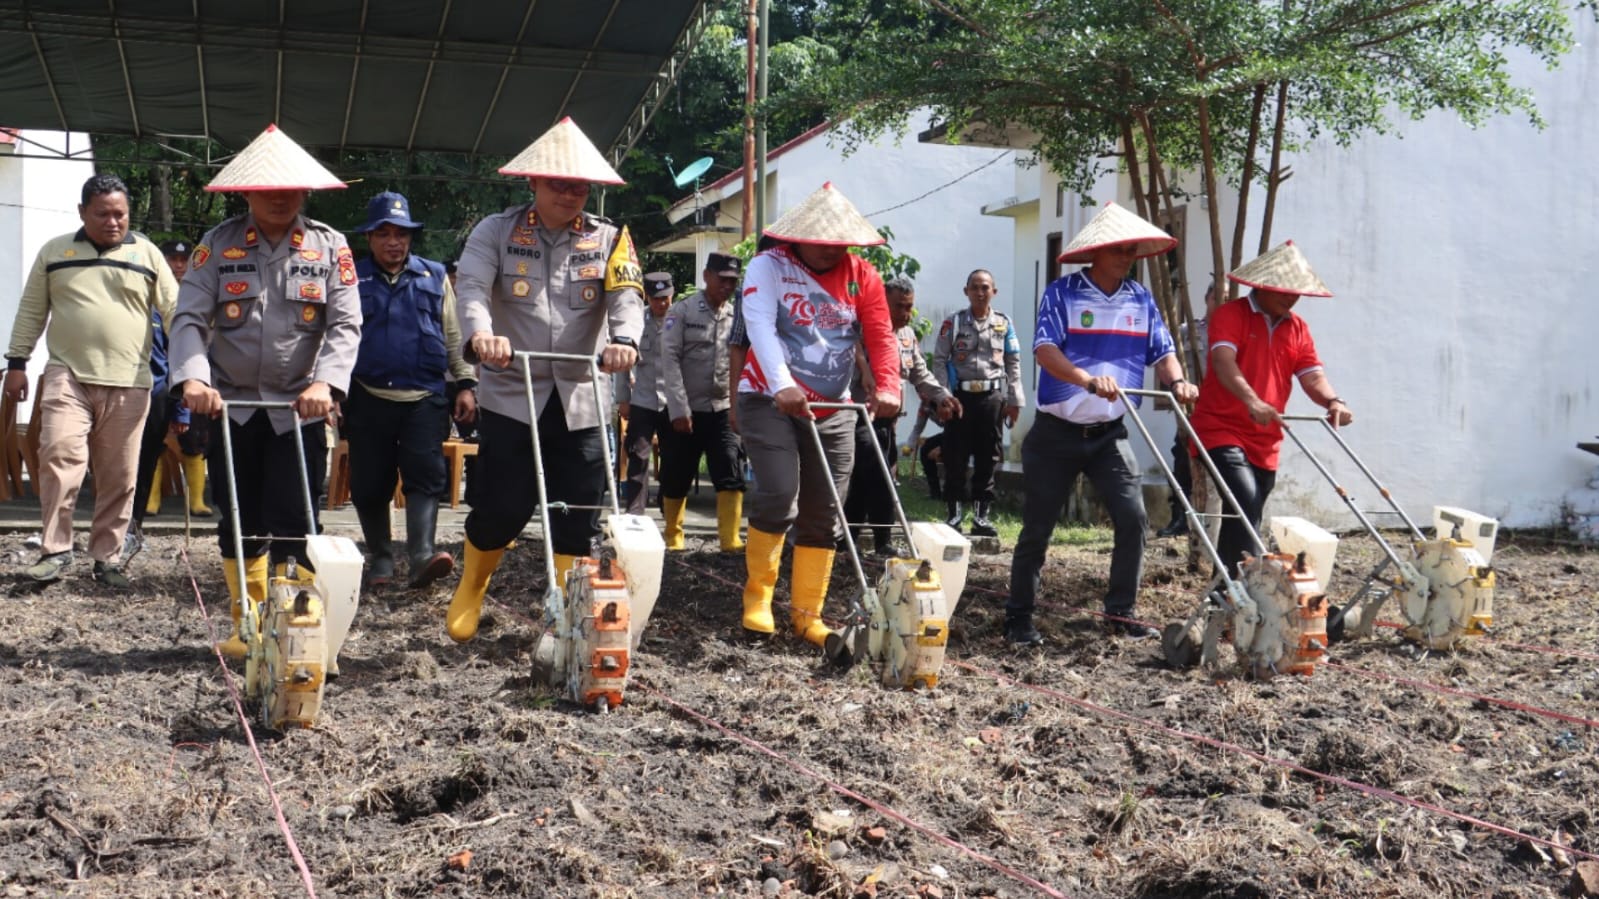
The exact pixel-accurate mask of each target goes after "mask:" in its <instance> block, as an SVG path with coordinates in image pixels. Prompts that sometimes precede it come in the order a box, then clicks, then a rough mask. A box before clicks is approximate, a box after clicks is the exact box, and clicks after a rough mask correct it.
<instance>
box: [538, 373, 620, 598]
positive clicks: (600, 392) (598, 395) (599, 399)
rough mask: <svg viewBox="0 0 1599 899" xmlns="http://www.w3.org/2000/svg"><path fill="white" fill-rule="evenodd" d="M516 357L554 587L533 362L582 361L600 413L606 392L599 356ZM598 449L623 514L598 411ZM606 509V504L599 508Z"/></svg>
mask: <svg viewBox="0 0 1599 899" xmlns="http://www.w3.org/2000/svg"><path fill="white" fill-rule="evenodd" d="M513 355H514V356H515V358H517V359H520V360H521V361H522V388H523V391H524V392H525V393H526V394H527V421H528V430H529V431H531V432H532V434H533V474H534V479H535V481H536V482H537V484H538V488H539V523H540V524H541V525H542V527H541V530H542V531H543V538H544V573H545V574H546V575H547V576H548V578H549V580H548V583H549V585H550V589H555V588H556V587H557V586H558V585H557V584H556V573H555V538H554V536H553V535H552V534H551V533H550V498H549V491H548V490H547V489H546V488H545V485H544V453H543V450H542V448H541V446H540V445H539V413H538V404H537V403H536V402H535V401H534V399H533V363H534V362H535V361H538V362H581V363H583V364H585V365H587V366H588V367H589V375H590V378H589V383H590V384H591V385H592V386H593V388H594V408H595V410H596V411H597V412H600V413H603V410H604V409H605V392H604V388H603V387H601V385H600V364H599V357H597V356H587V355H581V354H578V353H544V352H539V351H537V350H517V351H516V352H515V353H514V354H513ZM599 419H600V430H601V433H600V452H601V453H602V454H603V455H604V456H605V486H606V487H607V489H609V491H610V496H611V504H610V506H609V508H610V510H611V514H612V515H620V514H622V510H621V507H620V506H619V505H618V500H617V495H616V472H615V469H614V467H613V465H612V464H611V442H610V440H608V439H607V437H608V435H607V434H605V433H604V429H605V415H604V414H600V415H599ZM601 508H605V507H601Z"/></svg>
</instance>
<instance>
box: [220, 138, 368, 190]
mask: <svg viewBox="0 0 1599 899" xmlns="http://www.w3.org/2000/svg"><path fill="white" fill-rule="evenodd" d="M344 187H345V184H344V182H343V181H341V180H339V176H337V175H335V174H333V173H332V172H330V171H328V170H327V169H326V168H323V166H322V163H320V162H317V161H316V159H315V158H313V157H312V156H311V154H310V153H307V152H305V149H304V148H303V147H301V146H300V145H299V144H297V143H295V142H294V138H292V137H289V136H288V135H287V134H284V133H283V132H282V131H280V130H279V129H278V126H277V125H268V126H267V128H266V130H265V131H263V132H261V134H260V135H259V136H257V137H256V139H255V140H253V141H250V145H249V146H248V147H245V148H244V149H243V150H240V151H239V154H238V155H237V156H235V157H233V161H232V162H230V163H228V164H227V167H226V168H224V169H223V170H222V171H220V172H217V176H216V177H215V178H212V179H211V183H210V184H207V185H206V186H205V189H206V190H209V191H225V190H342V189H343V188H344Z"/></svg>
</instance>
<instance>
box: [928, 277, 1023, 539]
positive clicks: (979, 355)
mask: <svg viewBox="0 0 1599 899" xmlns="http://www.w3.org/2000/svg"><path fill="white" fill-rule="evenodd" d="M965 293H966V299H967V300H969V301H970V303H971V306H970V308H967V309H963V310H961V311H960V312H957V313H955V314H954V315H951V316H950V317H949V318H946V319H944V324H943V326H942V327H941V328H939V329H938V344H937V347H936V349H935V350H934V352H933V374H934V376H935V377H937V378H938V380H939V383H940V384H942V385H943V386H944V387H945V388H946V389H948V390H949V391H950V392H951V393H953V394H954V395H955V399H957V400H959V401H960V407H961V411H960V412H959V417H957V418H952V419H950V420H949V421H948V422H947V423H946V424H945V425H944V446H943V450H942V454H943V457H944V478H945V480H944V499H945V502H946V503H947V504H948V507H949V526H950V527H952V528H955V529H956V530H960V527H961V523H962V522H963V521H964V520H965V517H966V513H965V511H964V509H962V507H961V503H962V502H963V501H964V500H966V499H967V497H968V496H970V498H971V500H972V502H973V503H975V504H976V509H975V510H974V513H973V515H972V534H973V535H975V536H983V537H993V536H995V535H996V534H997V533H998V532H997V531H995V530H994V526H993V523H992V522H990V521H989V518H988V516H989V512H990V510H991V508H992V506H993V502H994V471H995V469H997V468H998V467H999V458H1000V450H1001V447H1002V443H1003V434H1004V428H1005V427H1006V426H1015V424H1016V418H1017V416H1018V415H1020V414H1021V409H1022V402H1023V399H1022V363H1021V345H1020V344H1019V343H1017V341H1016V326H1015V325H1013V324H1011V320H1010V318H1009V317H1008V316H1006V315H1005V313H1003V312H1000V311H998V310H996V309H994V308H992V304H993V301H994V296H995V295H996V294H998V293H999V289H998V288H997V287H995V285H994V276H993V275H992V274H990V273H989V272H987V271H985V270H984V269H978V270H976V271H974V272H972V273H971V274H970V275H968V276H967V277H966V288H965ZM968 460H970V462H971V467H972V478H971V486H970V489H968V487H967V482H966V465H967V462H968Z"/></svg>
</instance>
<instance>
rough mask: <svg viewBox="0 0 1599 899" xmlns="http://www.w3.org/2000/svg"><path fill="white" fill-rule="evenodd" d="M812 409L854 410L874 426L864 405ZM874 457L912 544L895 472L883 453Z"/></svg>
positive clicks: (815, 405) (896, 515) (913, 549)
mask: <svg viewBox="0 0 1599 899" xmlns="http://www.w3.org/2000/svg"><path fill="white" fill-rule="evenodd" d="M810 407H811V408H812V409H822V410H827V409H834V410H838V411H841V412H842V411H850V410H853V411H854V412H856V413H857V414H859V415H860V416H861V417H862V418H864V419H865V420H866V427H867V429H868V430H869V429H870V428H871V426H872V416H871V411H870V410H868V409H867V408H866V405H865V404H864V403H811V404H810ZM874 436H875V435H874ZM872 455H873V456H875V457H876V458H877V470H878V471H881V472H882V473H883V481H884V483H886V484H887V485H888V495H889V496H891V497H893V498H894V518H895V520H896V521H898V522H899V527H900V529H901V530H902V531H904V532H905V542H906V543H910V542H911V521H910V518H909V516H907V515H906V514H905V506H904V505H903V504H902V503H900V501H899V490H898V489H896V488H895V487H894V472H893V470H892V469H890V468H889V467H888V460H887V459H885V458H883V454H882V453H881V452H876V453H872ZM856 464H857V465H859V464H860V460H858V459H857V460H856ZM846 524H847V523H846ZM845 530H849V528H848V527H847V526H846V527H845ZM879 549H881V547H879ZM915 552H916V547H915V546H912V547H911V553H912V554H913V555H914V554H915Z"/></svg>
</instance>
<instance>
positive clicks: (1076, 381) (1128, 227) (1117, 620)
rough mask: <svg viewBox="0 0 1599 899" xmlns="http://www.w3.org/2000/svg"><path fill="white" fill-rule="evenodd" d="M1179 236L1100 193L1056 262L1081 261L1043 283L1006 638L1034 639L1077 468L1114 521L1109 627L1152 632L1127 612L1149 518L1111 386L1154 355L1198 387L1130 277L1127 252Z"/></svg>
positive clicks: (1160, 249)
mask: <svg viewBox="0 0 1599 899" xmlns="http://www.w3.org/2000/svg"><path fill="white" fill-rule="evenodd" d="M1176 243H1177V241H1176V240H1175V239H1174V238H1172V237H1170V236H1169V235H1167V234H1166V233H1165V232H1163V231H1161V230H1160V229H1159V228H1156V227H1155V226H1153V225H1151V224H1149V223H1148V222H1145V221H1144V220H1143V219H1140V218H1139V217H1138V216H1136V215H1133V214H1132V213H1130V212H1128V211H1126V210H1125V209H1122V208H1121V207H1120V206H1117V205H1116V204H1115V203H1108V204H1106V206H1105V208H1104V209H1102V210H1101V211H1100V212H1099V214H1098V215H1096V216H1094V219H1093V220H1092V221H1090V222H1089V223H1088V225H1087V226H1086V227H1084V228H1083V230H1082V231H1081V232H1079V233H1078V234H1077V236H1076V237H1074V238H1072V242H1071V243H1070V244H1068V245H1067V247H1066V250H1065V252H1064V253H1062V254H1061V257H1060V261H1061V262H1063V263H1064V262H1075V263H1088V268H1086V269H1083V270H1081V271H1077V272H1073V273H1072V274H1069V275H1066V276H1065V277H1063V278H1060V279H1059V280H1056V281H1054V282H1053V283H1051V284H1050V285H1049V286H1048V287H1046V288H1045V289H1044V296H1043V299H1042V300H1041V301H1040V302H1039V307H1038V328H1037V333H1036V335H1035V336H1034V338H1033V356H1034V358H1035V359H1036V360H1037V362H1038V367H1039V369H1040V373H1039V382H1038V415H1037V417H1036V418H1035V419H1034V421H1033V426H1032V428H1031V429H1030V430H1029V431H1028V432H1027V437H1026V439H1025V440H1023V441H1022V470H1023V472H1024V474H1025V476H1026V479H1027V493H1026V499H1025V501H1024V503H1023V506H1022V533H1021V536H1020V537H1019V538H1018V539H1017V542H1016V553H1015V556H1014V557H1013V559H1012V561H1011V572H1010V600H1009V601H1008V602H1007V603H1006V605H1005V639H1006V640H1007V641H1009V642H1011V643H1015V644H1020V645H1036V644H1039V643H1042V642H1043V636H1042V635H1040V634H1039V632H1038V629H1037V628H1036V627H1035V626H1034V624H1033V605H1034V597H1035V596H1036V595H1037V594H1038V586H1039V579H1040V575H1041V574H1042V572H1043V568H1044V556H1045V554H1046V552H1047V551H1048V549H1049V538H1050V535H1051V534H1052V533H1053V532H1054V530H1055V523H1056V522H1057V521H1059V520H1060V514H1061V510H1062V509H1063V508H1064V506H1065V505H1066V499H1067V495H1068V493H1069V492H1070V491H1071V488H1072V484H1073V482H1075V481H1076V480H1077V475H1078V474H1079V473H1083V474H1086V475H1087V476H1088V479H1089V480H1090V481H1091V482H1093V485H1094V490H1095V492H1097V493H1098V494H1099V497H1100V500H1101V501H1102V502H1104V504H1105V506H1106V508H1107V509H1108V510H1109V511H1110V517H1111V522H1112V524H1113V526H1114V527H1115V533H1116V542H1115V548H1114V549H1113V550H1112V552H1111V562H1110V587H1109V589H1108V590H1107V591H1106V593H1105V599H1104V608H1105V612H1106V614H1107V615H1110V616H1111V619H1110V627H1111V632H1112V633H1119V634H1123V635H1125V636H1129V637H1133V638H1143V637H1148V636H1151V635H1153V634H1154V631H1153V630H1151V629H1150V628H1148V627H1145V626H1144V625H1141V624H1138V623H1136V622H1134V621H1132V620H1131V616H1132V614H1133V603H1134V602H1135V601H1136V600H1137V598H1138V585H1139V582H1140V581H1141V580H1142V579H1143V568H1144V559H1143V555H1144V531H1145V529H1146V527H1147V525H1148V518H1147V516H1146V515H1145V512H1144V498H1143V492H1142V490H1141V489H1140V486H1139V476H1138V464H1137V462H1136V461H1135V460H1134V459H1133V453H1132V448H1131V447H1130V446H1128V443H1127V427H1126V425H1125V424H1124V423H1123V422H1122V415H1123V414H1124V413H1125V412H1126V407H1125V405H1124V404H1125V403H1127V402H1133V403H1137V402H1138V399H1137V398H1136V397H1123V396H1121V392H1120V391H1121V388H1122V387H1124V386H1125V387H1129V388H1133V389H1138V388H1141V387H1143V384H1144V368H1145V367H1146V366H1154V368H1155V376H1156V378H1157V379H1158V380H1159V382H1160V384H1161V385H1162V386H1163V387H1165V388H1167V389H1170V390H1172V391H1173V392H1174V393H1175V394H1176V395H1177V398H1178V399H1179V400H1181V401H1183V402H1188V401H1191V400H1193V399H1194V397H1195V396H1197V394H1198V391H1197V390H1195V388H1194V386H1193V385H1192V384H1190V383H1188V382H1187V381H1186V380H1184V379H1183V369H1182V364H1181V363H1180V362H1179V361H1178V359H1177V353H1176V349H1175V347H1174V346H1173V344H1172V339H1171V334H1170V333H1169V332H1168V331H1167V330H1166V325H1165V323H1164V322H1162V321H1161V318H1160V311H1159V310H1158V309H1157V308H1156V306H1155V300H1154V297H1152V296H1150V293H1149V290H1148V289H1146V288H1145V287H1144V286H1143V285H1142V284H1139V283H1138V282H1136V281H1134V280H1132V279H1131V278H1129V277H1127V274H1128V268H1129V267H1130V266H1131V265H1132V264H1133V262H1134V261H1135V260H1137V259H1140V258H1142V257H1145V256H1153V255H1155V254H1157V253H1164V252H1166V251H1167V250H1169V249H1171V248H1172V247H1173V246H1175V245H1176Z"/></svg>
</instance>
